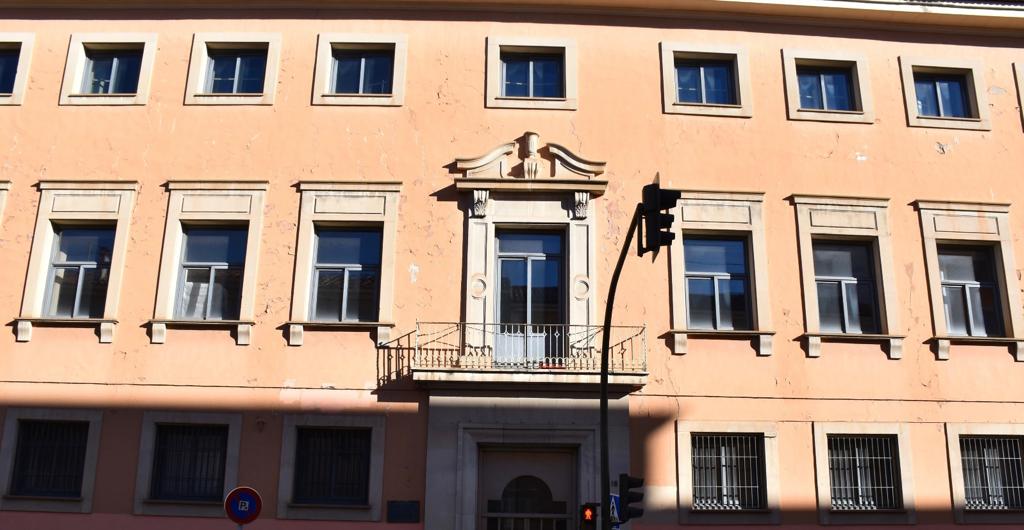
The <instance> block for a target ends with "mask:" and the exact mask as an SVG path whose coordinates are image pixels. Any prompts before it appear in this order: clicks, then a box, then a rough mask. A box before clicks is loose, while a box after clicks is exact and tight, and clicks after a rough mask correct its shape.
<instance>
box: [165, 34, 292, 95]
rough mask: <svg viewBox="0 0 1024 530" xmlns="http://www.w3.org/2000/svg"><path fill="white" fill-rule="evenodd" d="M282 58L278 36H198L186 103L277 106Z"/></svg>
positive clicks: (190, 69)
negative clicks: (278, 80)
mask: <svg viewBox="0 0 1024 530" xmlns="http://www.w3.org/2000/svg"><path fill="white" fill-rule="evenodd" d="M280 57H281V36H280V34H277V33H246V32H242V33H196V34H195V37H194V39H193V41H192V60H191V62H190V63H189V70H188V82H187V86H186V93H185V104H186V105H196V104H198V105H270V104H273V103H274V98H275V93H276V91H277V76H278V64H279V62H280Z"/></svg>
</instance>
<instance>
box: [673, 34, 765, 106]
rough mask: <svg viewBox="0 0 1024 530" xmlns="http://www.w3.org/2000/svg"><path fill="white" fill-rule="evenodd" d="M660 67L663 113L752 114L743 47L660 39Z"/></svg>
mask: <svg viewBox="0 0 1024 530" xmlns="http://www.w3.org/2000/svg"><path fill="white" fill-rule="evenodd" d="M661 68H662V91H663V96H664V97H663V104H664V112H665V113H666V114H697V115H705V116H736V117H742V118H749V117H750V116H751V113H752V107H751V91H750V75H749V66H748V59H747V51H746V50H745V49H742V48H732V47H724V46H708V45H704V44H683V43H675V42H662V43H661Z"/></svg>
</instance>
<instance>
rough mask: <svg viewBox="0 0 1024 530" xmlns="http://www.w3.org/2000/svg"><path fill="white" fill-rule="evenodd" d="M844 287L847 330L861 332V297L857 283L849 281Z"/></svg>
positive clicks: (848, 331)
mask: <svg viewBox="0 0 1024 530" xmlns="http://www.w3.org/2000/svg"><path fill="white" fill-rule="evenodd" d="M843 288H844V289H845V290H846V324H847V325H846V332H847V333H860V332H861V329H860V301H859V299H860V297H859V296H858V294H859V292H858V290H857V284H855V283H847V284H844V285H843Z"/></svg>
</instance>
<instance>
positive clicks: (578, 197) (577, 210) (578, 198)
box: [572, 191, 590, 219]
mask: <svg viewBox="0 0 1024 530" xmlns="http://www.w3.org/2000/svg"><path fill="white" fill-rule="evenodd" d="M574 199H575V200H574V201H573V208H572V218H573V219H586V218H587V205H589V204H590V194H589V193H587V192H585V191H577V192H576V193H575V194H574Z"/></svg>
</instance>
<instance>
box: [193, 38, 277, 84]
mask: <svg viewBox="0 0 1024 530" xmlns="http://www.w3.org/2000/svg"><path fill="white" fill-rule="evenodd" d="M207 54H208V56H209V62H208V63H207V64H208V67H207V71H206V92H207V93H209V94H261V93H263V83H264V77H265V75H266V70H267V47H266V45H264V46H256V47H246V48H234V47H230V48H228V47H224V48H220V47H208V48H207Z"/></svg>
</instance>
